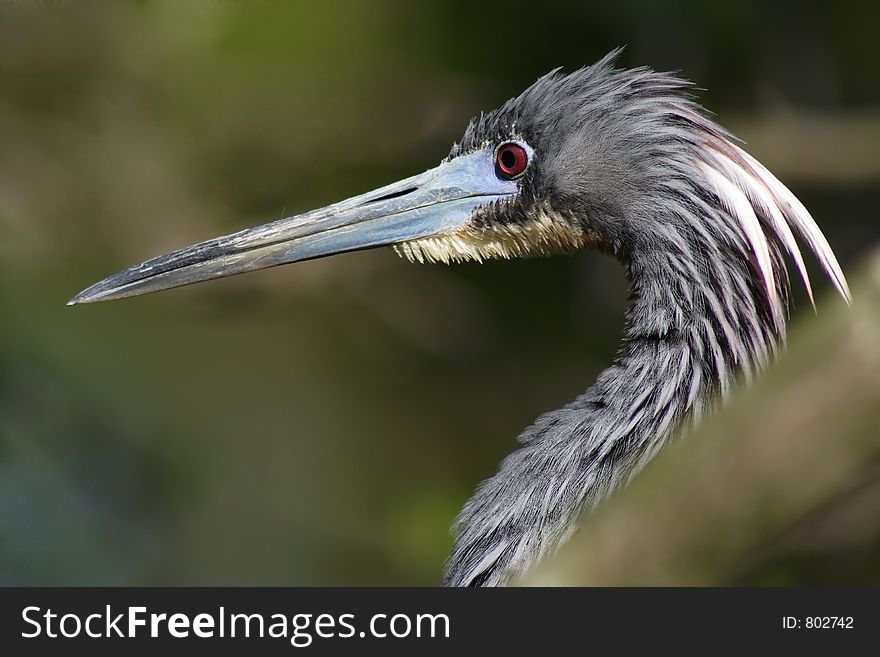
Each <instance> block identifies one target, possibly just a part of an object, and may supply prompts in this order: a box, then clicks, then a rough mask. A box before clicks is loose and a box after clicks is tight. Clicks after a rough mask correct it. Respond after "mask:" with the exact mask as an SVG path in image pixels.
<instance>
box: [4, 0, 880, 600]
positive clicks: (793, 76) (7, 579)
mask: <svg viewBox="0 0 880 657" xmlns="http://www.w3.org/2000/svg"><path fill="white" fill-rule="evenodd" d="M878 25H880V4H878V3H868V2H864V3H843V2H825V3H812V2H803V3H798V4H789V3H779V4H778V5H773V3H764V2H757V1H750V2H735V3H734V2H729V3H721V2H711V3H707V2H703V1H700V0H687V1H680V2H669V3H663V4H662V6H661V3H655V2H650V1H648V0H643V1H628V2H623V1H616V2H577V1H574V0H548V1H546V2H543V3H534V2H512V1H511V2H505V3H475V2H463V1H452V0H445V1H443V2H436V3H422V2H418V3H416V2H407V1H405V0H400V1H391V0H383V1H376V0H374V1H371V2H357V3H354V2H353V3H345V4H343V3H336V2H322V3H314V2H291V3H282V2H193V3H190V2H185V3H184V2H180V3H176V2H143V3H122V2H120V3H100V4H99V3H93V4H88V5H74V3H23V2H18V3H6V2H4V3H3V4H2V5H0V583H2V584H111V585H113V584H180V585H188V584H234V585H244V584H249V585H266V584H276V585H281V584H304V585H305V584H436V583H438V582H439V578H440V571H441V567H442V562H443V559H444V557H445V555H446V552H447V550H448V548H449V546H450V544H451V538H450V535H449V526H450V524H451V522H452V520H453V518H454V515H455V513H456V512H457V510H458V508H459V507H460V506H461V504H462V503H463V501H464V500H465V499H466V498H467V496H468V495H469V494H470V493H471V491H472V490H473V488H474V486H475V485H476V483H477V482H478V481H479V480H480V479H482V478H485V477H486V476H489V475H490V474H492V473H493V472H494V471H495V469H496V466H497V464H498V461H499V460H500V459H501V458H502V456H503V455H504V454H506V453H507V452H508V451H510V450H511V449H512V448H513V446H514V438H515V436H516V435H517V434H518V432H519V431H520V430H521V429H522V428H523V427H525V426H526V425H527V424H529V423H530V422H531V421H532V420H533V419H534V417H535V416H537V415H538V414H540V413H541V412H543V411H546V410H549V409H551V408H555V407H558V406H561V405H562V404H564V403H566V402H568V401H569V400H571V399H572V398H573V397H575V396H576V395H577V394H579V393H580V392H581V391H582V390H584V389H585V388H586V387H587V386H588V384H589V383H590V382H591V381H592V380H593V378H594V377H595V375H596V374H597V373H598V372H599V371H600V369H601V368H602V367H603V365H605V364H607V363H608V362H609V360H610V359H611V357H612V355H613V354H614V352H615V350H616V347H617V342H618V337H619V334H620V330H621V326H622V320H623V310H624V303H625V298H626V281H625V278H624V276H623V272H622V271H621V270H620V269H619V267H618V265H617V264H616V263H615V262H613V261H611V260H609V259H607V258H606V257H604V256H601V255H598V254H582V255H578V256H575V257H563V258H555V259H548V260H532V261H524V262H513V263H508V262H503V263H498V262H493V263H487V264H484V265H475V264H468V265H461V266H456V267H450V268H447V267H443V266H414V265H410V264H408V263H406V262H404V261H402V260H399V259H398V258H397V257H396V256H395V255H394V254H393V253H392V252H391V251H390V250H378V251H371V252H365V253H358V254H351V255H346V256H344V257H338V258H332V259H328V260H322V261H316V262H310V263H304V264H299V265H295V266H291V267H282V268H278V269H275V270H270V271H265V272H260V273H257V274H251V275H248V276H243V277H237V278H232V279H226V280H223V281H219V282H211V283H205V284H202V285H199V286H195V287H191V288H185V289H181V290H175V291H171V292H165V293H162V294H158V295H154V296H147V297H142V298H137V299H133V300H125V301H121V302H114V303H108V304H99V305H95V306H85V307H76V308H67V307H65V305H64V304H65V302H66V300H67V299H68V298H69V297H70V296H72V295H73V294H74V293H75V292H77V291H79V290H80V289H82V288H83V287H85V286H86V285H88V284H91V283H93V282H94V281H96V280H97V279H99V278H102V277H104V276H105V275H107V274H110V273H112V272H114V271H117V270H119V269H121V268H123V267H126V266H128V265H131V264H134V263H137V262H140V261H142V260H144V259H145V258H147V257H150V256H153V255H156V254H159V253H161V252H164V251H167V250H170V249H173V248H176V247H179V246H182V245H185V244H189V243H192V242H195V241H200V240H203V239H206V238H209V237H213V236H215V235H219V234H222V233H225V232H230V231H233V230H236V229H239V228H243V227H246V226H250V225H255V224H257V223H262V222H264V221H266V220H270V219H274V218H279V217H282V216H285V215H289V214H294V213H296V212H299V211H303V210H307V209H310V208H312V207H317V206H321V205H324V204H326V203H329V202H332V201H334V200H338V199H341V198H345V197H347V196H350V195H353V194H355V193H360V192H363V191H366V190H368V189H371V188H373V187H375V186H378V185H381V184H385V183H387V182H390V181H393V180H396V179H398V178H401V177H404V176H407V175H411V174H413V173H417V172H420V171H422V170H424V169H427V168H429V167H431V166H434V165H435V164H436V163H437V162H438V161H439V160H440V159H441V158H442V157H443V156H445V154H446V153H447V152H448V149H449V147H450V145H451V143H452V142H453V141H454V140H455V139H456V138H458V137H459V136H460V134H461V132H462V130H463V128H464V126H465V124H466V122H467V120H468V119H469V118H470V117H471V116H472V115H474V114H476V113H478V112H479V111H481V110H489V109H492V108H493V107H495V106H497V105H498V104H499V103H501V102H503V101H504V100H505V99H507V98H508V97H510V96H512V95H515V94H516V93H518V92H519V91H521V90H522V89H523V88H524V87H525V86H527V85H528V84H529V83H531V82H532V81H534V80H535V79H536V78H537V77H538V76H539V75H541V74H543V73H545V72H547V71H548V70H549V69H551V68H554V67H557V66H563V67H564V68H565V69H567V70H572V69H574V68H576V67H579V66H582V65H585V64H589V63H591V62H592V61H594V60H596V59H597V58H599V57H601V56H602V55H603V54H605V53H606V52H607V51H608V50H610V49H611V48H613V47H616V46H619V45H626V46H627V48H626V50H625V51H624V53H623V55H622V58H621V62H622V63H623V64H625V65H642V64H645V65H650V66H652V67H654V68H658V69H667V70H671V69H677V70H681V72H682V74H683V75H684V76H686V77H688V78H690V79H692V80H694V81H696V82H697V83H698V85H699V86H700V87H702V88H705V89H706V91H705V92H702V94H701V96H702V99H703V101H704V103H705V104H706V106H707V107H709V108H710V109H711V110H712V111H713V112H715V113H716V114H717V116H718V118H719V121H720V122H721V123H723V124H724V125H726V126H728V127H730V128H731V129H732V130H733V131H734V132H736V133H737V134H738V135H739V136H740V137H741V138H743V139H744V140H745V141H746V142H747V143H748V145H749V149H750V150H751V152H752V153H753V154H755V155H756V156H757V157H758V158H759V159H761V160H762V161H763V162H764V163H765V164H767V165H768V167H769V168H770V169H771V170H774V171H775V172H776V173H777V174H778V175H779V177H780V178H781V179H782V180H783V181H784V182H786V183H787V184H789V185H790V187H791V188H792V189H793V190H794V191H795V193H796V194H797V195H798V196H800V198H801V199H802V200H803V201H804V202H805V204H806V205H807V206H808V207H809V208H810V209H811V211H812V212H813V214H814V216H815V217H816V218H817V220H818V222H819V223H820V224H821V226H822V227H823V229H824V230H825V232H826V234H827V236H828V238H829V240H830V242H831V243H832V245H833V246H834V248H835V250H836V252H837V253H838V255H839V256H840V259H841V261H842V262H843V264H844V267H845V269H847V268H851V267H856V266H857V265H858V262H859V260H860V258H861V257H862V256H863V255H864V254H866V253H867V252H868V250H869V249H870V248H871V245H872V244H875V243H876V241H877V239H878V230H877V207H878V192H880V49H878V45H877V35H876V30H877V26H878ZM811 265H812V263H811ZM812 269H813V271H815V267H812ZM816 280H817V281H821V280H822V279H821V276H819V275H818V273H817V277H816ZM817 287H818V288H819V293H820V298H822V297H824V302H825V303H831V300H830V295H828V294H826V293H827V292H828V285H827V284H825V283H824V282H821V283H817ZM798 300H799V302H800V303H799V309H798V310H797V311H796V313H795V318H794V329H793V330H797V325H798V323H799V322H809V321H811V320H812V319H813V316H812V313H811V312H809V311H808V307H807V304H805V303H804V302H803V295H802V294H800V293H799V294H798ZM820 311H821V303H820ZM878 423H880V410H878ZM878 545H880V538H878V537H877V536H876V535H870V534H869V535H868V536H867V538H863V543H862V544H860V545H859V546H857V548H858V550H862V552H860V554H861V553H870V554H876V552H877V546H878ZM847 549H851V546H850V548H847ZM866 551H867V552H866ZM872 551H873V552H872ZM809 556H810V561H809V564H810V567H809V568H792V567H788V566H786V565H785V564H783V565H780V567H779V568H778V569H775V570H774V569H770V570H769V571H767V572H766V573H763V574H758V575H752V576H751V579H749V580H748V581H749V582H751V583H764V582H772V583H777V584H778V583H783V584H797V583H815V582H827V581H829V580H831V581H834V582H838V583H859V581H861V580H859V579H858V578H859V577H861V576H863V574H861V575H860V574H859V571H852V570H846V569H844V570H841V568H840V563H841V562H842V561H846V560H848V559H850V558H851V557H852V553H851V552H844V553H841V552H840V551H837V552H835V550H834V549H831V550H830V551H828V550H826V551H825V552H823V553H822V554H818V555H815V554H814V555H809ZM873 572H874V573H875V576H876V572H877V571H876V570H875V571H873ZM829 573H831V574H832V575H833V576H832V575H829Z"/></svg>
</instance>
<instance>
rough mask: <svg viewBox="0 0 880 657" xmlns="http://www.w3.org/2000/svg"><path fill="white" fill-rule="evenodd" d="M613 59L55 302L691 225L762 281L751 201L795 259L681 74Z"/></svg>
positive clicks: (668, 231) (529, 249)
mask: <svg viewBox="0 0 880 657" xmlns="http://www.w3.org/2000/svg"><path fill="white" fill-rule="evenodd" d="M617 54H618V51H615V52H612V53H611V54H609V55H608V56H606V57H605V58H603V59H602V60H600V61H599V62H597V63H596V64H594V65H593V66H590V67H587V68H583V69H580V70H578V71H575V72H574V73H571V74H569V75H563V74H561V73H559V72H558V71H554V72H552V73H550V74H548V75H546V76H544V77H542V78H540V79H539V80H538V81H537V82H535V83H534V84H533V85H532V86H531V87H529V88H528V89H526V91H524V92H523V93H522V94H521V95H519V96H518V97H516V98H512V99H511V100H509V101H507V102H506V103H504V104H503V105H502V106H501V107H500V108H498V109H497V110H494V111H492V112H490V113H487V114H483V115H481V116H480V117H478V118H476V119H474V120H472V121H471V122H470V124H469V125H468V127H467V129H466V130H465V133H464V135H463V137H462V138H461V140H460V141H459V142H457V143H456V144H455V145H454V146H453V147H452V150H451V152H450V154H449V156H448V157H447V158H446V159H444V160H443V161H442V162H441V163H440V165H439V166H437V167H435V168H433V169H431V170H429V171H426V172H425V173H422V174H419V175H416V176H412V177H411V178H407V179H405V180H401V181H399V182H397V183H393V184H391V185H388V186H386V187H382V188H380V189H377V190H374V191H371V192H368V193H366V194H362V195H360V196H356V197H353V198H350V199H348V200H345V201H342V202H339V203H335V204H333V205H330V206H327V207H325V208H321V209H318V210H313V211H311V212H306V213H304V214H300V215H297V216H293V217H288V218H285V219H280V220H277V221H273V222H271V223H267V224H264V225H262V226H257V227H255V228H249V229H246V230H242V231H239V232H237V233H233V234H231V235H226V236H224V237H219V238H215V239H212V240H208V241H206V242H202V243H200V244H196V245H193V246H189V247H186V248H183V249H179V250H177V251H174V252H171V253H168V254H166V255H162V256H159V257H157V258H153V259H151V260H147V261H146V262H144V263H142V264H140V265H137V266H135V267H131V268H129V269H126V270H124V271H122V272H119V273H118V274H115V275H113V276H110V277H108V278H106V279H104V280H102V281H100V282H98V283H96V284H95V285H92V286H91V287H89V288H87V289H86V290H84V291H82V292H80V293H79V294H78V295H77V296H75V297H74V298H73V299H71V301H70V302H69V303H71V304H76V303H89V302H94V301H102V300H106V299H116V298H121V297H128V296H134V295H138V294H144V293H147V292H154V291H158V290H163V289H167V288H172V287H179V286H182V285H188V284H190V283H196V282H199V281H204V280H209V279H213V278H219V277H222V276H230V275H233V274H239V273H243V272H247V271H254V270H257V269H264V268H266V267H273V266H276V265H282V264H286V263H292V262H298V261H302V260H309V259H313V258H320V257H323V256H327V255H332V254H336V253H342V252H346V251H355V250H359V249H367V248H373V247H379V246H393V247H394V248H395V250H396V251H397V252H398V253H399V254H401V255H402V256H404V257H407V258H409V259H410V260H413V261H418V262H425V261H440V262H447V263H448V262H458V261H464V260H484V259H491V258H513V257H523V256H531V255H552V254H555V253H561V252H567V251H573V250H577V249H580V248H583V247H586V246H596V247H598V248H600V249H603V250H605V251H608V252H611V253H614V254H616V255H617V256H619V257H621V258H628V257H629V256H630V254H631V253H633V252H637V251H639V250H641V251H647V252H656V251H657V249H658V248H662V245H664V244H668V245H669V248H670V249H675V248H680V247H681V245H686V244H687V243H688V240H689V239H691V238H692V237H693V236H695V235H696V236H700V235H703V236H705V235H710V239H714V238H713V237H711V234H712V231H713V230H715V231H716V232H717V231H718V230H720V231H721V232H720V233H718V235H717V239H718V241H719V243H723V242H725V241H728V242H729V241H731V240H733V241H734V242H735V241H736V240H737V239H739V241H740V242H742V244H743V245H744V247H743V248H744V252H745V251H747V250H748V248H749V247H748V244H749V243H751V247H752V250H753V251H754V253H755V254H757V256H758V260H759V264H760V266H761V269H762V270H764V272H765V279H766V280H767V283H768V289H769V286H770V285H771V284H772V271H771V270H770V269H769V267H770V264H769V259H766V258H765V260H766V262H765V261H764V260H761V255H762V254H766V252H767V251H768V246H767V244H768V242H767V237H766V236H765V234H764V232H762V230H763V229H762V228H761V227H760V226H759V227H758V229H757V230H753V228H754V225H753V224H757V219H756V218H755V212H754V211H751V216H746V214H747V212H746V210H749V209H751V208H753V207H755V208H758V209H759V213H761V214H763V215H764V216H765V218H768V219H769V221H768V222H765V223H771V224H775V226H771V228H773V230H774V231H776V232H775V233H774V235H776V237H779V238H780V240H781V241H782V242H783V243H785V245H786V246H787V247H788V248H789V250H792V248H793V249H795V251H794V253H796V254H797V259H798V261H799V264H801V263H800V260H799V253H797V251H796V248H797V247H796V245H795V244H794V240H793V239H791V238H790V235H791V233H790V231H788V232H787V233H786V232H784V231H783V229H785V230H787V225H788V223H793V224H794V225H796V226H798V227H799V228H800V229H801V232H802V234H805V236H806V237H807V239H808V240H814V239H818V238H819V237H821V232H819V231H818V228H817V227H815V224H814V223H813V222H812V219H811V218H810V217H809V214H808V213H806V211H805V210H804V212H803V213H801V212H800V210H799V209H798V208H796V207H795V205H794V203H796V199H794V197H793V196H791V194H790V192H788V190H786V189H785V188H784V187H783V186H782V185H781V183H779V182H778V181H776V179H775V178H773V177H772V175H771V174H769V172H766V170H765V169H763V167H761V166H760V165H759V164H758V163H757V162H755V161H754V160H751V159H750V158H749V156H748V155H747V154H745V153H744V152H743V151H741V150H739V149H738V147H736V146H735V145H734V144H733V143H732V142H731V141H730V140H729V139H727V136H726V134H725V133H724V132H723V130H722V129H721V128H719V127H717V126H716V125H715V124H714V123H712V122H711V121H709V120H708V119H706V118H705V117H704V116H703V114H702V113H701V112H700V110H699V108H698V107H697V106H696V105H695V104H694V103H693V102H692V101H690V100H689V99H688V97H687V96H686V93H685V90H686V89H687V88H688V86H689V85H688V83H686V82H683V81H681V80H679V79H678V78H675V77H674V76H670V75H666V74H658V73H654V72H652V71H650V70H648V69H630V70H620V69H615V68H614V67H613V61H614V58H615V57H616V56H617ZM764 174H766V176H765V175H764ZM731 181H732V182H731ZM719 199H720V202H721V203H722V204H726V205H727V206H728V208H729V209H730V210H731V212H728V213H727V215H726V216H729V217H733V219H734V221H733V222H732V223H731V224H730V225H729V226H724V225H721V224H717V222H716V224H717V225H710V226H709V229H708V230H707V228H706V226H703V225H700V222H704V221H705V216H707V215H711V214H712V211H713V207H714V208H717V206H718V203H719ZM792 199H794V200H792ZM710 206H711V207H710ZM801 207H802V206H801ZM744 208H745V209H746V210H744ZM783 215H785V216H784V217H783ZM722 219H723V218H722ZM750 222H751V223H750ZM722 223H723V221H722ZM725 231H726V233H725ZM780 231H782V232H780ZM816 236H818V237H816ZM822 239H823V240H824V238H822ZM811 245H813V244H812V242H811ZM712 246H713V245H712V244H708V245H707V249H709V250H711V248H712ZM820 246H821V245H820ZM640 247H644V248H641V249H640ZM816 250H818V251H822V252H826V251H828V252H830V249H825V248H820V249H816ZM748 257H751V256H748ZM834 264H835V265H836V262H835V263H834ZM765 267H766V268H765ZM838 271H839V270H838ZM804 273H805V272H804ZM840 278H841V279H842V274H840Z"/></svg>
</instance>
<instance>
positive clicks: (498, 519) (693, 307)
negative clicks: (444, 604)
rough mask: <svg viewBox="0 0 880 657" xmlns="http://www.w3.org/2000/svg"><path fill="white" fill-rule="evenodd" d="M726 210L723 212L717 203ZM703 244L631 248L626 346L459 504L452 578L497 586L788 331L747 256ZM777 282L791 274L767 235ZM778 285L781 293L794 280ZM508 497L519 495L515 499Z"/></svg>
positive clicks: (555, 540) (557, 539) (552, 543)
mask: <svg viewBox="0 0 880 657" xmlns="http://www.w3.org/2000/svg"><path fill="white" fill-rule="evenodd" d="M718 211H720V210H718ZM706 251H707V249H706V248H699V249H691V250H688V249H684V248H680V247H679V246H676V245H669V246H668V248H666V249H664V250H657V249H652V250H650V251H646V252H638V251H637V252H634V253H632V254H629V255H628V256H627V257H626V258H625V265H626V268H627V271H628V274H629V278H630V287H631V298H630V304H629V308H628V311H627V316H626V328H625V331H624V340H623V343H622V346H621V349H620V351H619V353H618V356H617V357H616V359H615V361H614V363H613V364H612V366H611V367H609V368H608V369H607V370H605V371H604V372H602V374H601V375H600V376H599V377H598V379H597V381H596V383H595V384H594V385H593V386H592V387H591V388H590V389H589V390H587V392H585V393H584V394H583V395H581V396H580V397H578V398H577V399H576V400H575V401H574V402H572V403H571V404H569V405H568V406H566V407H564V408H562V409H559V410H557V411H553V412H550V413H547V414H546V415H544V416H542V417H540V418H539V419H538V420H537V421H536V422H535V424H534V425H533V426H532V427H530V428H528V429H526V430H525V431H524V432H523V433H522V434H521V436H520V438H519V440H520V442H522V443H523V446H522V447H521V448H520V449H518V450H517V451H515V452H514V453H512V454H511V455H509V456H508V457H507V458H505V460H504V461H503V463H502V465H501V467H500V469H499V471H498V473H497V474H496V475H495V476H493V477H492V478H491V479H489V480H487V481H486V482H484V483H483V485H482V486H481V487H480V489H479V490H478V491H477V493H476V494H475V495H474V497H473V498H471V500H470V501H469V502H468V503H467V505H466V506H465V508H464V509H463V511H462V513H461V515H460V517H459V520H458V529H459V536H458V541H457V544H456V547H455V549H454V551H453V553H452V555H451V556H450V559H449V562H448V564H447V575H446V584H447V585H453V586H464V585H476V586H486V585H499V584H505V583H507V582H509V581H510V580H511V579H513V578H515V577H516V576H518V575H520V574H521V573H522V572H524V571H525V570H526V569H527V568H528V567H530V566H531V565H532V564H533V563H534V562H536V561H537V560H538V559H540V558H541V557H542V556H543V555H545V554H546V553H548V552H552V551H553V550H555V549H556V548H557V547H558V546H559V545H560V544H561V543H562V542H563V541H565V539H567V537H568V536H569V534H570V533H571V532H572V531H573V529H574V528H575V526H576V522H577V519H578V516H579V515H580V514H581V513H582V512H583V511H585V510H590V509H592V508H594V507H595V506H596V505H597V504H598V503H600V502H601V501H603V500H604V499H605V498H606V497H607V496H608V495H609V494H610V493H611V492H613V491H614V490H615V489H617V488H619V487H620V486H621V485H623V484H625V483H626V482H627V481H629V479H630V478H631V477H632V476H633V475H635V474H636V473H637V472H638V471H639V470H641V468H642V467H643V466H644V465H645V464H646V463H647V462H648V461H649V460H650V459H651V458H652V457H653V456H654V455H655V454H656V453H657V452H658V451H659V450H660V449H661V448H662V447H663V446H664V445H665V444H666V443H667V442H668V440H669V439H670V437H671V436H673V434H674V433H675V431H676V430H677V429H678V428H679V427H681V426H683V425H685V424H686V423H687V422H688V420H697V419H699V418H700V417H701V416H702V415H703V414H704V412H705V410H706V409H707V407H708V406H709V405H711V404H712V403H713V402H714V401H715V400H717V399H719V398H721V397H723V396H726V394H727V392H728V391H729V390H730V388H731V386H732V384H733V382H734V380H735V378H736V376H737V375H738V374H740V373H742V374H743V375H744V376H746V377H749V376H750V375H751V373H752V372H753V371H754V370H755V369H759V368H761V367H762V366H763V365H764V364H765V363H766V361H767V359H768V357H769V355H770V354H772V352H773V351H774V349H775V348H776V345H777V344H778V342H779V341H780V340H781V339H782V338H783V337H784V336H783V331H784V325H777V323H776V321H775V320H774V318H773V313H772V312H770V310H769V307H768V301H767V293H766V291H765V290H764V289H763V288H762V287H761V284H760V283H758V284H756V283H755V276H756V273H755V271H754V266H753V265H752V263H751V262H750V260H749V259H748V258H745V257H739V258H731V259H730V260H729V262H728V263H727V266H725V267H724V268H723V269H718V268H715V269H712V268H708V267H705V266H704V264H703V263H701V262H700V259H699V255H696V256H695V255H694V254H701V253H705V252H706ZM771 253H772V256H773V263H774V269H776V274H777V276H776V280H777V281H787V278H786V277H785V275H784V269H783V268H782V264H781V263H782V261H781V258H780V257H779V252H778V249H777V248H776V246H775V244H772V243H771ZM778 292H780V293H781V296H782V297H783V298H784V297H785V294H786V292H787V286H786V285H781V287H780V289H779V290H778ZM511 500H515V502H514V503H513V504H511V502H510V501H511Z"/></svg>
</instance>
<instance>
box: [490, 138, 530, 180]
mask: <svg viewBox="0 0 880 657" xmlns="http://www.w3.org/2000/svg"><path fill="white" fill-rule="evenodd" d="M528 163H529V154H528V153H526V149H525V148H523V147H522V146H520V145H519V144H517V143H516V142H514V141H509V142H507V143H506V144H501V146H499V147H498V151H497V152H496V153H495V166H496V167H497V168H498V175H499V176H501V177H502V178H507V179H511V178H516V177H517V176H518V175H520V174H521V173H522V172H523V171H525V170H526V166H527V165H528Z"/></svg>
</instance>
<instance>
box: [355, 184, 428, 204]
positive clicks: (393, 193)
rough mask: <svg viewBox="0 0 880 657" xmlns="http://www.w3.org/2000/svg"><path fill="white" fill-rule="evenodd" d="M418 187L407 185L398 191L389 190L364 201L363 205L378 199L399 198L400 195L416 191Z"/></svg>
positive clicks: (376, 201) (375, 201)
mask: <svg viewBox="0 0 880 657" xmlns="http://www.w3.org/2000/svg"><path fill="white" fill-rule="evenodd" d="M417 189H418V187H407V188H406V189H402V190H400V191H399V192H391V193H390V194H385V195H384V196H379V197H378V198H373V199H370V200H369V201H367V202H366V203H364V205H369V204H370V203H378V202H379V201H390V200H391V199H393V198H399V197H401V196H406V195H407V194H410V193H412V192H414V191H416V190H417Z"/></svg>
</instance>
